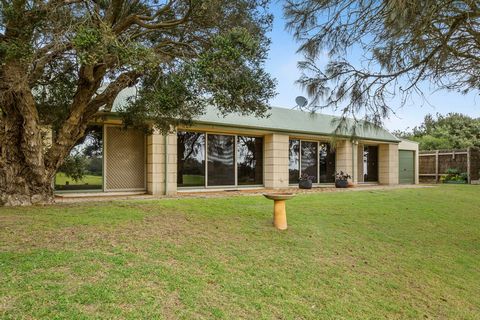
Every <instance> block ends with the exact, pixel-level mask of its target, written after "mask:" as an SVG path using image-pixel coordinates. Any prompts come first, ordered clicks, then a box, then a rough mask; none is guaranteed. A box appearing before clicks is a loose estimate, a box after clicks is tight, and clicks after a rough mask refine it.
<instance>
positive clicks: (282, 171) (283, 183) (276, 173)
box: [264, 133, 288, 189]
mask: <svg viewBox="0 0 480 320" xmlns="http://www.w3.org/2000/svg"><path fill="white" fill-rule="evenodd" d="M264 141H265V149H264V150H265V157H264V159H265V163H264V167H265V169H264V170H265V171H264V172H265V175H264V184H265V187H266V188H274V189H280V188H288V135H283V134H275V133H274V134H269V135H266V136H265V138H264Z"/></svg>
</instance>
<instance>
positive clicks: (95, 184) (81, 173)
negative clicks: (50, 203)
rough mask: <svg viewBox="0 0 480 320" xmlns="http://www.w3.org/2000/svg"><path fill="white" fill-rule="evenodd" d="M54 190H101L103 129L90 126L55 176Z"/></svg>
mask: <svg viewBox="0 0 480 320" xmlns="http://www.w3.org/2000/svg"><path fill="white" fill-rule="evenodd" d="M55 189H56V190H66V191H67V190H102V189H103V127H102V126H90V127H88V128H87V130H86V134H85V136H84V138H83V139H81V140H80V141H78V142H77V144H76V145H75V147H73V149H72V151H70V154H69V155H68V157H67V158H66V159H65V161H64V163H63V165H62V166H61V167H60V169H59V170H58V172H57V174H56V175H55Z"/></svg>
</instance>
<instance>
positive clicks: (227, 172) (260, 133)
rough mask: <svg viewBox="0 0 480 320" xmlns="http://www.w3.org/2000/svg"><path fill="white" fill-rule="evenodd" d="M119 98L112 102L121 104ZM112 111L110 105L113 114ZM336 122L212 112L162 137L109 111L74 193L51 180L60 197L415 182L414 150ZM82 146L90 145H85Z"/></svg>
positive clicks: (284, 113)
mask: <svg viewBox="0 0 480 320" xmlns="http://www.w3.org/2000/svg"><path fill="white" fill-rule="evenodd" d="M121 99H122V96H121V95H120V96H119V97H118V98H117V100H116V102H115V103H116V104H119V103H122V101H120V100H121ZM113 110H115V106H114V109H113ZM335 120H336V117H334V116H329V115H325V114H320V113H315V114H312V113H309V112H303V111H299V110H292V109H285V108H271V110H270V114H269V117H266V118H255V117H250V116H240V115H238V114H231V115H228V116H226V117H222V116H219V115H218V113H217V111H216V109H215V108H213V107H212V108H208V110H207V112H206V113H205V114H204V115H202V116H200V117H198V118H197V119H195V121H194V123H193V125H192V126H189V127H178V128H175V129H176V130H175V132H174V133H171V134H167V135H162V134H160V133H153V134H150V135H146V134H145V133H143V132H141V131H137V130H134V129H124V128H123V127H122V124H121V120H120V119H119V117H118V116H115V113H114V112H113V113H112V112H109V113H99V115H98V117H97V121H96V123H95V125H97V134H98V135H101V136H102V139H101V143H102V152H101V153H100V155H98V156H97V158H96V159H93V160H95V161H93V160H92V161H91V165H92V167H96V169H95V170H94V169H92V172H93V171H95V172H96V176H95V175H94V174H92V176H91V177H90V178H89V179H86V180H85V181H84V182H82V183H81V184H82V185H81V186H80V187H79V186H78V185H77V186H76V187H74V186H75V183H74V182H73V181H69V180H71V179H68V177H65V176H62V177H59V176H57V181H56V183H55V185H56V189H57V190H59V191H62V190H70V191H72V190H73V191H78V190H82V192H85V191H87V190H88V191H89V190H96V191H101V192H112V191H116V192H128V191H132V192H133V191H135V192H146V193H149V194H154V195H163V194H167V195H171V194H175V193H177V192H182V191H190V192H191V191H194V190H228V189H240V188H273V189H282V188H291V187H294V186H297V185H298V181H299V178H300V176H301V175H308V176H310V178H311V179H312V181H313V184H314V186H319V187H320V186H331V185H333V183H334V181H335V178H334V174H335V172H336V171H344V172H346V173H348V174H350V175H351V176H352V179H351V182H353V183H354V184H384V185H395V184H416V183H418V144H416V143H413V142H410V141H404V140H400V139H398V138H397V137H395V136H394V135H392V134H391V133H390V132H388V131H387V130H385V129H383V128H378V127H377V128H373V127H364V128H360V129H359V130H358V131H357V132H356V136H355V138H354V139H352V138H351V136H349V135H344V136H341V135H340V136H338V135H337V136H335V138H334V139H332V133H333V131H334V130H335V128H336V124H335ZM86 141H88V139H86Z"/></svg>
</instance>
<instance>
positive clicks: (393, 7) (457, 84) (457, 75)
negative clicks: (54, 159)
mask: <svg viewBox="0 0 480 320" xmlns="http://www.w3.org/2000/svg"><path fill="white" fill-rule="evenodd" d="M284 13H285V17H286V20H287V28H288V29H289V30H291V31H292V32H293V35H294V37H295V39H296V40H297V41H298V42H299V43H300V48H299V50H298V51H299V52H300V53H303V54H304V57H305V60H304V61H301V62H300V63H299V67H300V69H301V70H302V71H303V75H302V77H301V78H300V79H299V80H298V83H299V84H300V85H302V86H303V87H304V88H305V89H306V90H307V92H308V94H309V95H310V97H311V98H312V99H311V103H310V107H312V108H314V109H315V108H322V107H333V108H334V109H337V110H339V111H340V112H342V114H343V117H342V118H343V119H346V117H347V116H348V117H353V118H356V117H359V116H364V119H365V120H368V121H370V122H373V123H376V124H379V123H381V122H382V120H383V119H384V118H385V117H387V116H388V114H389V113H391V112H393V111H394V110H392V108H391V107H390V106H389V103H390V102H391V99H392V98H393V97H401V100H402V104H403V103H405V101H406V99H408V98H409V96H410V95H411V94H412V93H414V94H420V96H422V95H423V87H422V84H429V85H430V86H431V87H434V88H435V89H445V90H456V91H459V92H462V93H467V92H474V93H479V92H480V2H479V1H478V0H462V1H451V0H286V3H285V7H284ZM355 56H356V57H355ZM322 60H323V61H326V65H323V64H322V63H321V61H322ZM340 125H341V124H340Z"/></svg>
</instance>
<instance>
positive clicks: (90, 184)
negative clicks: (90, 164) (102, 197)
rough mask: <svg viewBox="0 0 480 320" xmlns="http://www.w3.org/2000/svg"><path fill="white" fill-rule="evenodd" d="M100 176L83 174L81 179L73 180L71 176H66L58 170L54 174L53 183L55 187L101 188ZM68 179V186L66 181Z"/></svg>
mask: <svg viewBox="0 0 480 320" xmlns="http://www.w3.org/2000/svg"><path fill="white" fill-rule="evenodd" d="M102 180H103V178H102V176H94V175H85V176H84V177H83V179H82V180H79V181H75V180H73V179H72V178H69V177H67V176H66V175H65V174H64V173H63V172H59V173H57V174H56V175H55V185H56V186H57V189H61V190H63V189H67V190H68V189H69V188H70V189H75V190H77V189H101V188H102V183H103V181H102ZM67 181H68V184H69V185H68V186H65V185H66V182H67Z"/></svg>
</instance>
